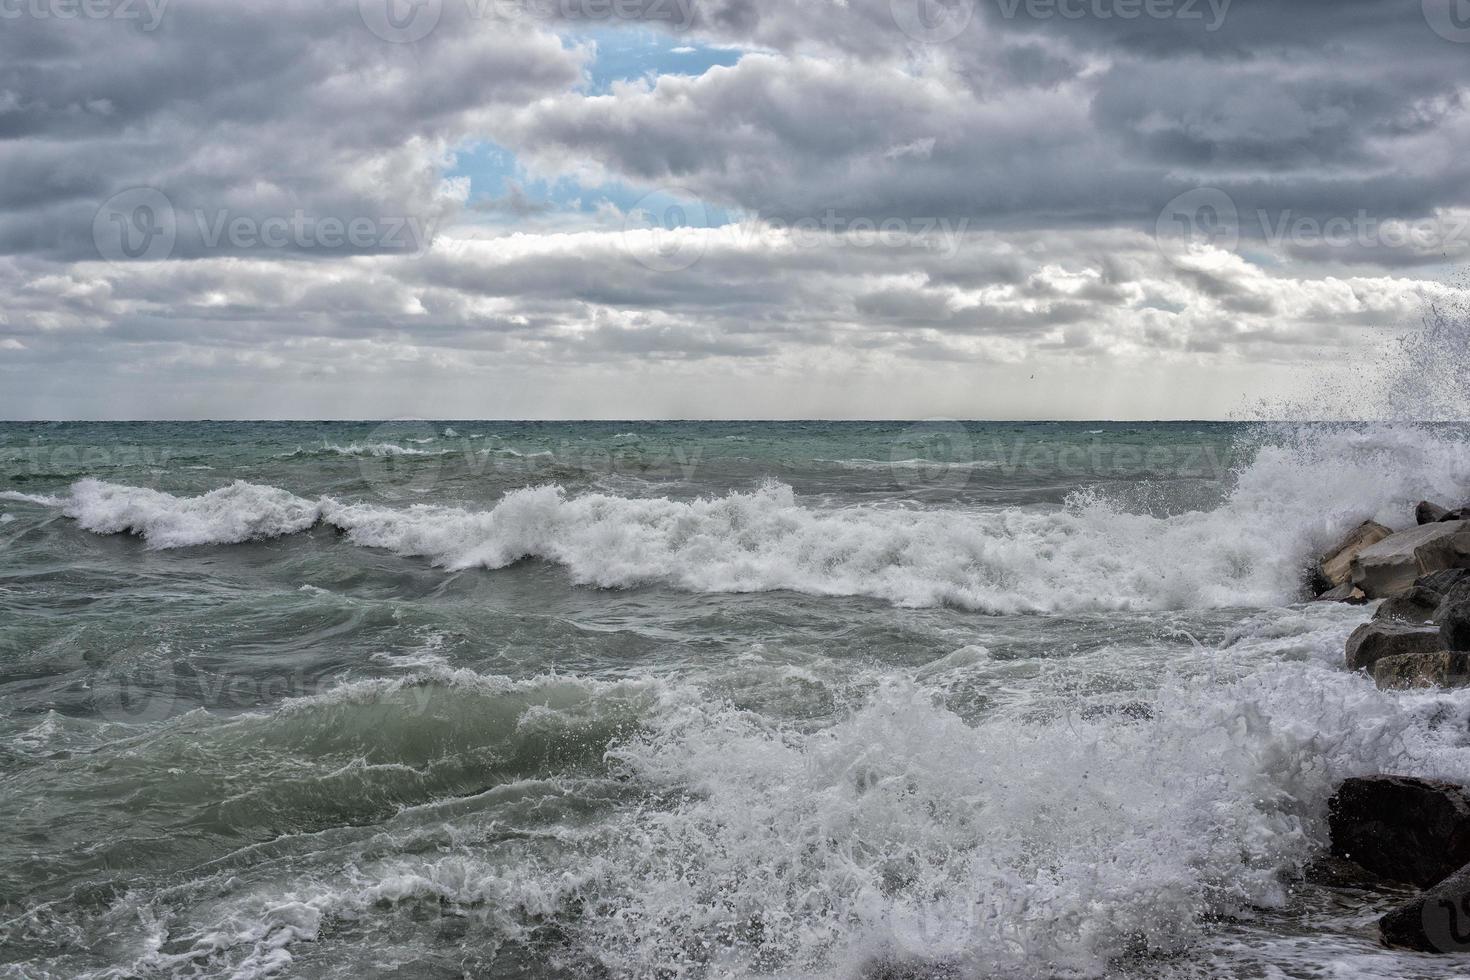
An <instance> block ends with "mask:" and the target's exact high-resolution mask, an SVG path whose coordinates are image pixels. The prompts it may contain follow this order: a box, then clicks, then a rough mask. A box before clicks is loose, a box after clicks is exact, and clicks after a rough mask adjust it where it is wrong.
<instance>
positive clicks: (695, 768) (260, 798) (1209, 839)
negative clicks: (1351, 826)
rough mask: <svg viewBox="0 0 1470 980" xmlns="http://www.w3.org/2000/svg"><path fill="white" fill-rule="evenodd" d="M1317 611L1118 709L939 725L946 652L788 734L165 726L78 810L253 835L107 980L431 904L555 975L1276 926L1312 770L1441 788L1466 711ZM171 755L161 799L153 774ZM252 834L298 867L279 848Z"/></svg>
mask: <svg viewBox="0 0 1470 980" xmlns="http://www.w3.org/2000/svg"><path fill="white" fill-rule="evenodd" d="M1319 612H1321V610H1319ZM1282 615H1286V616H1291V617H1295V618H1297V619H1300V618H1301V616H1300V614H1299V613H1289V612H1284V613H1282ZM1328 619H1330V617H1326V616H1324V617H1323V621H1324V622H1325V625H1324V624H1323V623H1317V624H1316V625H1315V628H1307V629H1305V630H1300V629H1294V630H1293V632H1294V633H1295V635H1294V636H1293V637H1292V638H1291V639H1289V640H1284V639H1282V638H1281V637H1278V636H1274V635H1269V636H1267V637H1266V638H1265V639H1242V640H1239V641H1237V642H1236V643H1234V644H1233V645H1232V646H1231V647H1230V648H1228V652H1229V653H1230V654H1231V655H1232V663H1234V664H1248V665H1249V669H1247V670H1245V671H1244V672H1243V674H1242V676H1240V677H1238V678H1235V679H1230V678H1225V679H1221V678H1219V677H1217V676H1215V675H1214V674H1211V673H1208V672H1207V671H1202V672H1201V673H1200V674H1199V676H1196V677H1193V678H1181V677H1177V676H1176V677H1169V678H1165V679H1164V680H1163V681H1162V682H1161V683H1160V684H1159V685H1158V686H1157V688H1156V689H1153V690H1150V691H1149V692H1147V694H1146V696H1147V697H1148V708H1149V710H1147V711H1146V712H1143V713H1137V714H1134V715H1131V716H1130V715H1124V714H1107V713H1097V714H1090V713H1087V712H1075V711H1070V710H1064V708H1066V707H1076V706H1077V705H1076V704H1075V703H1071V704H1069V705H1059V706H1058V707H1057V710H1052V711H1038V710H1036V705H1034V704H1030V705H1017V706H1013V707H1011V708H1008V709H1001V710H998V711H995V712H991V713H987V714H986V715H984V716H982V717H980V718H978V719H975V718H967V717H964V716H962V715H961V714H959V713H957V712H956V711H955V710H954V709H953V708H952V707H951V706H950V704H949V699H948V697H947V694H948V689H947V687H946V683H945V681H946V678H947V679H948V680H950V681H954V680H958V679H960V678H969V679H970V680H974V678H975V675H976V674H977V673H979V674H983V672H984V671H985V670H987V669H989V668H987V666H986V664H985V661H984V658H983V657H982V658H979V659H978V660H977V659H976V658H975V657H965V656H958V657H956V656H954V655H951V656H950V657H946V658H942V660H941V661H940V662H936V663H935V664H931V665H929V667H928V668H924V669H916V670H914V671H912V672H909V671H899V672H897V673H882V674H861V673H860V674H859V675H857V676H849V677H846V678H841V677H827V678H814V679H813V680H812V683H815V684H818V685H821V686H824V687H827V688H830V691H831V693H832V695H833V697H834V699H835V700H837V701H840V702H844V703H848V704H850V705H851V708H850V709H849V710H846V711H841V712H839V713H838V714H837V715H836V716H835V717H833V718H831V719H829V720H828V721H827V722H826V723H824V724H822V725H821V726H820V727H817V728H812V727H809V726H791V725H783V724H781V723H779V722H777V721H775V720H773V719H772V718H771V717H769V716H767V715H764V714H762V713H760V712H758V711H755V710H752V709H750V708H748V707H742V706H740V705H737V704H734V703H732V702H731V701H730V700H729V699H728V698H726V697H723V696H720V695H718V694H716V693H713V692H711V691H708V690H705V689H702V688H701V687H699V686H698V685H696V684H694V683H692V682H689V681H675V680H669V679H655V678H644V679H630V680H625V681H621V682H617V683H613V682H606V681H593V680H587V679H578V678H571V677H560V676H540V677H535V678H530V679H526V680H512V679H510V678H507V677H504V676H499V675H484V674H477V673H475V672H472V671H468V670H457V671H449V670H442V669H441V670H431V671H426V672H423V673H421V674H418V675H415V676H413V677H410V678H404V679H396V680H359V681H352V682H348V683H346V684H343V685H342V686H341V687H340V688H338V689H335V690H333V691H330V692H328V693H325V694H321V695H316V696H312V697H306V698H300V699H297V700H295V701H291V702H288V703H286V704H285V705H282V706H281V707H279V708H277V709H276V710H274V711H271V712H267V713H258V714H251V715H246V716H242V717H238V718H233V719H220V718H215V717H212V716H209V715H206V714H204V713H202V712H199V713H194V714H191V715H188V716H184V717H183V718H181V719H179V720H178V721H177V723H176V724H175V725H174V726H172V727H169V728H165V729H163V730H161V731H159V732H157V733H155V734H154V735H152V736H151V737H149V738H147V739H145V740H142V741H138V742H133V743H130V744H129V745H128V746H127V748H126V750H125V751H119V752H118V753H117V759H116V761H115V763H114V765H113V766H111V767H109V768H107V769H105V770H102V771H101V772H100V774H99V775H96V776H94V777H92V778H93V779H95V780H98V781H100V782H101V783H105V784H108V785H107V786H101V787H99V788H98V791H99V798H105V794H100V789H105V788H111V789H119V790H120V789H122V788H126V789H127V790H129V792H130V793H132V794H136V795H138V796H139V797H140V798H141V799H143V800H146V801H152V802H153V805H156V800H157V799H158V798H159V796H160V794H162V795H164V796H165V797H167V798H172V797H171V796H168V794H178V795H179V796H180V798H181V799H182V798H183V797H184V795H185V794H188V799H189V800H191V801H200V800H201V798H202V799H203V800H206V801H208V800H212V799H213V798H215V797H216V796H217V795H222V796H224V798H225V799H224V802H222V803H212V804H210V805H211V806H212V807H214V808H217V809H218V813H217V814H215V821H216V823H215V824H214V825H222V826H227V827H230V828H234V829H236V830H237V831H239V830H249V829H252V828H253V827H255V826H256V823H257V822H260V821H264V823H263V824H262V825H263V826H266V827H268V828H269V829H270V830H271V834H270V835H268V837H267V839H268V840H269V841H270V843H267V844H264V845H261V853H259V854H257V855H254V856H250V855H248V854H246V852H241V853H240V855H238V856H237V859H236V860H237V862H238V863H235V864H231V863H230V862H229V861H227V862H226V863H224V864H222V865H221V866H219V867H217V868H213V869H204V870H206V871H208V872H210V873H207V874H205V875H204V876H202V877H200V876H199V875H198V871H199V870H200V869H195V872H196V874H195V876H194V877H193V879H192V881H188V882H185V883H183V884H178V883H176V881H171V882H170V883H169V885H168V886H167V888H166V890H163V891H160V892H158V893H155V894H154V896H151V898H150V896H149V895H147V893H146V890H145V889H142V888H139V889H135V890H132V891H130V892H129V894H128V896H125V897H123V898H122V899H120V907H119V908H118V909H117V914H116V916H115V918H116V920H117V921H118V922H120V923H123V924H124V927H125V928H127V929H129V930H132V931H140V930H141V931H142V932H143V933H144V934H143V935H141V936H139V940H140V941H138V942H136V943H130V944H129V947H130V948H131V949H133V950H134V951H135V953H134V955H136V956H137V957H138V959H137V960H136V961H135V962H134V963H133V964H132V966H133V969H134V970H135V971H136V972H140V973H169V972H174V971H177V972H183V971H185V970H193V971H196V973H197V974H202V975H233V976H242V975H247V976H248V975H265V974H271V973H278V972H280V971H287V972H289V971H290V969H291V967H292V963H293V959H294V957H295V956H296V955H297V954H298V953H300V952H302V951H303V950H307V949H309V944H311V943H313V942H316V941H321V940H323V939H325V938H327V937H326V936H325V935H324V934H325V933H327V932H328V931H329V930H332V929H337V930H341V929H343V928H350V924H351V923H362V922H364V921H365V920H369V921H371V920H376V921H377V922H378V923H379V925H380V927H381V924H382V923H383V922H384V921H385V920H389V921H392V922H394V923H395V924H396V925H395V931H393V934H394V935H395V936H396V937H398V938H399V939H403V938H404V937H405V934H407V935H408V936H409V937H411V936H412V935H413V933H412V929H414V928H415V923H418V924H420V925H421V926H423V927H425V928H429V929H433V928H439V927H440V926H439V924H440V923H442V922H444V921H446V915H447V916H448V921H455V920H458V919H460V918H461V917H466V916H468V917H471V921H472V922H474V923H476V924H477V926H478V927H479V928H482V929H484V930H485V934H478V935H477V934H471V935H470V936H468V937H466V938H467V940H472V941H473V944H478V946H479V948H480V949H481V950H483V949H484V948H485V947H489V948H490V949H492V950H493V949H495V948H497V947H499V946H500V945H501V944H503V943H513V942H516V941H528V942H534V941H535V938H536V937H537V936H538V935H539V936H545V935H546V934H547V926H548V924H554V928H553V930H552V931H553V932H554V933H555V934H556V935H558V936H560V937H562V941H563V942H564V943H565V945H564V946H563V947H562V948H560V949H559V950H558V951H557V958H558V959H560V960H561V961H563V962H564V963H566V964H567V965H568V966H569V967H571V968H572V970H573V972H575V973H577V974H578V975H581V974H583V973H586V974H597V973H609V974H611V975H615V976H653V975H659V974H661V973H662V972H664V967H666V966H667V964H670V963H679V964H685V965H687V967H688V969H687V970H686V971H685V972H683V973H681V975H686V976H707V977H745V976H752V975H759V976H772V975H774V976H802V977H812V978H825V977H831V978H837V977H852V976H861V975H866V976H872V975H914V976H929V975H934V976H1006V977H1060V976H1067V977H1095V976H1102V975H1105V974H1107V973H1108V970H1109V967H1110V966H1111V965H1113V964H1115V963H1116V962H1117V961H1118V960H1119V959H1120V958H1124V957H1126V956H1127V955H1129V953H1130V952H1132V951H1137V950H1139V949H1146V950H1148V951H1150V952H1154V953H1163V954H1166V955H1167V954H1172V953H1182V952H1186V951H1190V950H1198V949H1199V948H1200V947H1201V945H1203V944H1205V943H1207V942H1208V939H1209V933H1210V930H1211V929H1212V923H1214V922H1218V921H1219V920H1221V919H1228V918H1229V917H1231V916H1235V915H1240V914H1249V915H1260V914H1261V913H1262V910H1270V909H1281V908H1283V907H1285V906H1287V905H1288V904H1289V901H1290V895H1289V892H1288V883H1289V881H1290V879H1291V878H1292V877H1293V876H1295V875H1296V874H1297V873H1299V872H1300V870H1301V868H1302V867H1303V865H1304V864H1305V863H1306V862H1307V861H1309V860H1310V859H1311V858H1312V857H1313V856H1314V855H1315V854H1316V853H1317V849H1318V847H1319V846H1320V843H1321V842H1322V841H1323V840H1325V828H1324V826H1323V821H1324V814H1325V804H1326V800H1327V797H1328V794H1330V792H1331V791H1332V788H1333V786H1334V785H1335V783H1336V781H1337V780H1339V779H1341V778H1342V777H1344V776H1348V775H1356V774H1361V773H1364V772H1369V771H1376V770H1379V769H1384V770H1391V771H1404V772H1410V771H1413V772H1422V773H1424V774H1426V775H1435V776H1440V777H1447V778H1460V779H1464V778H1467V777H1470V770H1467V769H1466V760H1465V757H1464V753H1463V750H1462V749H1461V748H1459V747H1458V745H1457V744H1456V743H1457V741H1458V736H1457V734H1456V732H1457V731H1462V730H1463V726H1464V724H1465V722H1466V718H1467V715H1466V712H1467V709H1470V702H1467V701H1466V700H1465V699H1464V698H1463V697H1460V696H1459V694H1458V693H1457V692H1451V693H1449V694H1445V695H1441V694H1438V693H1425V694H1422V695H1421V694H1415V695H1407V696H1403V697H1396V696H1391V695H1388V694H1385V693H1383V692H1379V691H1377V690H1376V689H1375V688H1374V687H1373V686H1372V684H1371V682H1369V681H1367V680H1366V679H1365V678H1363V677H1361V676H1358V675H1353V674H1349V673H1346V672H1343V671H1341V670H1340V669H1338V667H1337V659H1338V657H1339V656H1340V651H1341V643H1342V639H1343V633H1344V632H1345V630H1346V624H1344V623H1342V622H1341V621H1340V620H1335V621H1332V622H1326V620H1328ZM1257 625H1259V626H1261V627H1263V628H1262V629H1260V630H1258V631H1256V632H1261V633H1266V634H1271V633H1272V632H1273V630H1272V629H1271V626H1272V624H1270V623H1265V624H1257ZM1277 625H1278V626H1280V625H1283V624H1277ZM1301 625H1302V624H1301V623H1295V624H1294V626H1296V627H1300V626H1301ZM1277 632H1279V630H1277ZM1283 647H1285V648H1286V650H1285V652H1290V653H1293V654H1296V655H1298V656H1297V659H1295V660H1288V661H1285V662H1282V661H1281V660H1280V659H1279V657H1280V655H1281V653H1282V652H1284V651H1283ZM957 652H962V651H957ZM1211 653H1212V652H1208V651H1203V650H1202V651H1199V653H1198V656H1199V657H1200V658H1202V659H1208V658H1209V656H1210V654H1211ZM1213 653H1214V654H1215V655H1218V651H1213ZM1186 659H1187V655H1186ZM1190 666H1194V667H1199V666H1201V665H1190ZM753 669H757V670H763V669H779V667H777V666H776V665H767V666H760V667H755V668H753ZM951 675H953V676H951ZM860 692H861V693H860ZM1076 693H1077V692H1076V691H1075V689H1072V690H1070V692H1069V697H1071V698H1075V697H1076ZM1460 693H1462V692H1460ZM1434 717H1437V718H1439V719H1440V721H1439V722H1438V723H1435V724H1430V721H1429V719H1430V718H1434ZM184 746H187V752H188V757H189V758H190V760H191V766H192V767H193V771H195V773H196V775H195V778H194V779H193V780H191V781H188V782H180V781H179V780H178V779H177V778H176V777H175V776H174V775H173V774H172V771H171V770H170V768H169V765H168V764H165V761H167V760H172V759H174V758H176V757H177V755H178V754H179V753H180V752H181V751H183V748H182V747H184ZM68 765H72V766H74V767H76V768H80V767H82V766H83V765H92V766H95V761H87V760H83V759H81V758H78V759H77V760H76V761H75V762H72V763H68ZM245 776H249V777H251V778H248V779H247V778H244V777H245ZM114 781H115V782H116V784H117V785H116V786H115V787H114V786H111V783H112V782H114ZM138 785H143V786H147V787H149V792H144V793H141V794H140V793H138V789H137V787H138ZM593 786H597V787H601V789H598V790H596V791H595V792H594V791H593V790H592V787H593ZM323 787H326V791H323ZM454 790H457V791H458V792H459V793H460V794H461V798H458V799H456V798H455V797H454V795H453V793H452V791H454ZM471 793H473V794H476V798H475V799H471V798H470V797H469V796H468V795H465V794H471ZM573 797H580V798H581V799H582V800H584V801H585V802H581V803H577V804H575V805H574V806H573V808H572V809H571V810H568V809H567V807H568V806H572V804H571V803H570V801H571V799H572V798H573ZM521 801H524V802H525V804H526V805H524V806H522V805H520V803H521ZM138 805H144V804H142V803H140V804H138ZM476 814H479V815H480V816H478V817H476V816H475V815H476ZM569 814H570V816H569ZM285 815H290V820H289V821H288V822H287V823H286V826H285V828H284V829H286V830H287V831H289V832H291V834H293V835H294V840H295V843H296V844H298V845H300V846H304V847H307V848H311V849H312V851H311V853H309V854H307V855H305V856H302V855H300V854H299V853H297V852H293V851H290V850H283V849H285V848H290V847H291V846H292V838H291V837H285V838H283V837H281V836H280V832H281V830H282V829H283V827H282V823H283V821H284V820H285ZM368 818H371V820H375V821H382V823H381V824H378V825H375V826H377V830H376V831H374V832H372V833H368V834H365V835H355V834H354V833H353V832H352V831H350V830H344V829H332V830H324V829H323V828H345V827H349V826H352V825H353V824H354V823H367V822H369V820H368ZM321 847H325V848H332V849H331V850H328V851H325V852H321V851H316V850H315V849H316V848H321ZM274 855H280V859H276V858H275V857H273V856H274ZM134 901H137V902H140V903H143V902H147V903H148V904H147V906H146V907H145V908H143V909H137V908H132V907H130V906H129V903H131V902H134ZM140 911H142V912H146V915H144V914H138V913H139V912H140ZM479 911H484V912H485V913H486V915H485V916H482V917H478V918H477V917H476V916H478V915H479ZM140 922H141V925H140ZM336 939H337V945H336V947H335V949H334V953H333V955H342V956H351V955H354V951H353V947H352V944H351V942H350V936H349V937H348V938H347V939H346V940H344V938H343V937H342V936H337V937H336ZM473 944H472V943H471V942H469V941H467V942H466V945H465V953H466V955H474V952H473V951H472V950H473ZM139 947H142V949H141V951H140V950H139ZM714 951H718V955H717V956H714V958H712V953H714ZM379 954H380V950H377V949H373V948H371V947H366V948H365V949H364V951H363V955H366V956H371V955H379ZM492 955H493V954H492ZM875 963H876V964H891V965H894V966H895V967H902V968H895V969H893V970H891V971H889V972H887V973H884V972H883V971H874V970H873V966H874V964H875ZM583 967H586V968H585V969H583ZM471 972H475V971H471ZM484 972H486V973H487V974H488V973H491V972H493V970H490V969H486V970H485V971H484ZM190 975H196V974H190Z"/></svg>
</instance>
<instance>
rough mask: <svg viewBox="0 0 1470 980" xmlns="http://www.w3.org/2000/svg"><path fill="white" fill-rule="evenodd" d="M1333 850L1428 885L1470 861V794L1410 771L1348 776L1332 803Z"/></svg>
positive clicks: (1393, 877) (1378, 870)
mask: <svg viewBox="0 0 1470 980" xmlns="http://www.w3.org/2000/svg"><path fill="white" fill-rule="evenodd" d="M1327 822H1328V827H1329V829H1330V830H1331V834H1332V853H1333V855H1334V856H1336V857H1342V858H1347V859H1349V860H1351V861H1355V862H1357V863H1358V864H1360V865H1362V866H1363V867H1364V868H1365V869H1367V870H1368V871H1371V872H1372V873H1373V874H1376V875H1381V876H1382V877H1384V878H1389V879H1391V880H1393V881H1407V882H1410V883H1411V884H1415V885H1418V886H1419V887H1421V888H1427V887H1428V886H1430V885H1432V884H1434V883H1435V882H1437V881H1439V880H1440V879H1442V878H1444V877H1446V876H1447V875H1450V874H1452V873H1453V872H1455V871H1456V870H1458V869H1459V868H1461V867H1463V866H1464V865H1465V864H1467V863H1470V793H1466V791H1465V790H1464V789H1463V788H1461V787H1459V786H1456V785H1455V784H1453V783H1444V782H1438V781H1435V780H1429V779H1415V778H1413V777H1409V776H1365V777H1357V778H1353V779H1347V780H1344V781H1343V783H1342V785H1341V786H1339V787H1338V788H1337V792H1336V793H1335V794H1333V796H1332V800H1331V801H1330V802H1329V804H1328V817H1327Z"/></svg>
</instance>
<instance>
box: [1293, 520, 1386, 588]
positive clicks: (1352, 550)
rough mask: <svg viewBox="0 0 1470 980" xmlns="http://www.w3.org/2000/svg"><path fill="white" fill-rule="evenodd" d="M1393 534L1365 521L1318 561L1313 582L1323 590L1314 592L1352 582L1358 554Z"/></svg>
mask: <svg viewBox="0 0 1470 980" xmlns="http://www.w3.org/2000/svg"><path fill="white" fill-rule="evenodd" d="M1392 534H1393V531H1391V530H1390V529H1388V528H1386V527H1384V526H1383V525H1382V524H1379V523H1377V522H1375V521H1364V522H1363V523H1362V524H1359V525H1358V526H1357V527H1355V528H1353V529H1352V530H1351V531H1349V532H1348V535H1347V537H1345V538H1343V539H1342V540H1341V541H1339V542H1338V543H1337V546H1336V547H1334V548H1331V549H1329V550H1328V551H1327V552H1326V553H1325V554H1323V555H1322V557H1321V558H1320V559H1318V561H1317V568H1316V572H1315V574H1314V576H1313V581H1314V582H1315V583H1316V585H1320V586H1322V588H1315V586H1314V590H1315V591H1317V592H1318V593H1321V592H1325V591H1326V590H1327V589H1329V588H1332V587H1333V586H1337V585H1342V584H1343V583H1344V582H1350V581H1351V580H1352V577H1353V569H1352V562H1353V558H1354V557H1356V556H1357V554H1358V552H1360V551H1362V550H1363V549H1364V548H1367V547H1369V546H1371V545H1374V544H1377V543H1378V542H1379V541H1382V540H1383V539H1384V538H1387V537H1389V536H1390V535H1392Z"/></svg>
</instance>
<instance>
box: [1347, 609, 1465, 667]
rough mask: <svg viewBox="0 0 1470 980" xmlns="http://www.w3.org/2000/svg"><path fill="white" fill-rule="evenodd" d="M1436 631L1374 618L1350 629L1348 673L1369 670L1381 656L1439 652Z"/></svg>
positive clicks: (1440, 647)
mask: <svg viewBox="0 0 1470 980" xmlns="http://www.w3.org/2000/svg"><path fill="white" fill-rule="evenodd" d="M1443 649H1444V647H1443V646H1441V645H1440V639H1439V630H1437V629H1435V628H1434V627H1432V626H1411V625H1409V624H1407V623H1395V622H1393V621H1392V620H1387V619H1377V620H1374V621H1373V622H1371V623H1364V624H1363V625H1362V626H1359V627H1358V628H1357V629H1355V630H1353V634H1352V636H1349V637H1348V641H1347V666H1348V670H1372V669H1373V665H1374V664H1375V663H1377V662H1378V661H1380V660H1382V659H1383V658H1384V657H1398V656H1402V655H1404V654H1408V653H1438V652H1440V651H1441V650H1443Z"/></svg>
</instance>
